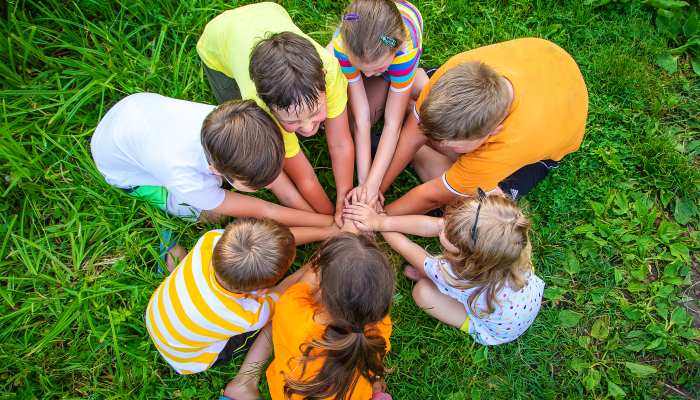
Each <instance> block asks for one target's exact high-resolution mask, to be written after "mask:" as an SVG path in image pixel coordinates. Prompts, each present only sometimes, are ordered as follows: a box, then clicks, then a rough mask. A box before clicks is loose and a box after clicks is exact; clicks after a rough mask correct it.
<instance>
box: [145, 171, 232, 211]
mask: <svg viewBox="0 0 700 400" xmlns="http://www.w3.org/2000/svg"><path fill="white" fill-rule="evenodd" d="M172 176H175V177H177V182H175V183H174V184H172V183H171V184H168V185H165V188H166V189H168V191H169V192H170V193H172V194H173V196H175V198H177V199H178V200H179V201H181V202H183V203H185V204H187V205H190V206H192V207H195V208H199V209H201V210H213V209H215V208H216V207H218V206H220V205H221V203H223V202H224V197H225V196H226V194H225V193H224V189H222V188H221V181H220V180H219V179H220V178H217V177H215V176H212V175H202V174H196V173H193V172H192V171H189V170H185V171H181V170H179V169H176V170H173V171H172ZM156 178H158V177H156ZM168 181H169V179H163V180H161V182H168Z"/></svg>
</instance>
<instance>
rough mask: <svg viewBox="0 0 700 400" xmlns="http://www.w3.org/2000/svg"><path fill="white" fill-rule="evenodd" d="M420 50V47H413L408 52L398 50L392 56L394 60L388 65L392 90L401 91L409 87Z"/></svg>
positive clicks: (414, 74)
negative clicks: (398, 51) (394, 55)
mask: <svg viewBox="0 0 700 400" xmlns="http://www.w3.org/2000/svg"><path fill="white" fill-rule="evenodd" d="M421 52H422V51H421V49H420V48H415V49H413V50H412V51H410V52H409V53H408V54H403V53H402V52H400V53H399V54H397V55H396V57H394V61H392V62H391V65H390V66H389V77H390V79H391V90H392V91H393V92H403V91H406V90H408V89H409V88H410V87H411V84H412V83H413V79H414V78H415V77H416V70H417V69H418V61H420V55H421Z"/></svg>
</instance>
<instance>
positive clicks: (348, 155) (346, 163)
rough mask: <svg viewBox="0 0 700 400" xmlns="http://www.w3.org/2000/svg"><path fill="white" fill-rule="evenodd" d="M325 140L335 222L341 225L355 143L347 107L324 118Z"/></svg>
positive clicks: (349, 185)
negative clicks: (333, 182)
mask: <svg viewBox="0 0 700 400" xmlns="http://www.w3.org/2000/svg"><path fill="white" fill-rule="evenodd" d="M326 140H327V141H328V151H329V152H330V153H331V166H332V167H333V178H335V187H336V200H335V223H336V225H338V226H342V224H343V220H342V218H341V216H340V215H341V214H342V212H343V205H344V200H345V196H346V195H347V194H348V192H349V191H350V189H352V187H353V184H352V180H353V168H354V167H355V145H354V144H353V142H352V135H351V134H350V125H349V123H348V110H347V107H346V108H345V110H343V112H342V113H341V114H340V115H338V116H337V117H335V118H327V119H326Z"/></svg>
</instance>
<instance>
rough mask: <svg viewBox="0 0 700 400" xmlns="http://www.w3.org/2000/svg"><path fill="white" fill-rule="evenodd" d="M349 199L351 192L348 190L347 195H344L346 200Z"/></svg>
mask: <svg viewBox="0 0 700 400" xmlns="http://www.w3.org/2000/svg"><path fill="white" fill-rule="evenodd" d="M353 190H354V189H353ZM351 198H352V190H349V191H348V194H346V195H345V199H346V200H348V201H350V199H351Z"/></svg>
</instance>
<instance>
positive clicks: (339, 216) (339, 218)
mask: <svg viewBox="0 0 700 400" xmlns="http://www.w3.org/2000/svg"><path fill="white" fill-rule="evenodd" d="M343 207H344V205H343V204H340V205H338V206H336V207H335V217H334V218H333V219H334V221H335V224H336V225H337V226H340V227H342V226H343V224H344V223H345V221H344V220H343Z"/></svg>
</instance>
